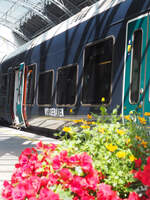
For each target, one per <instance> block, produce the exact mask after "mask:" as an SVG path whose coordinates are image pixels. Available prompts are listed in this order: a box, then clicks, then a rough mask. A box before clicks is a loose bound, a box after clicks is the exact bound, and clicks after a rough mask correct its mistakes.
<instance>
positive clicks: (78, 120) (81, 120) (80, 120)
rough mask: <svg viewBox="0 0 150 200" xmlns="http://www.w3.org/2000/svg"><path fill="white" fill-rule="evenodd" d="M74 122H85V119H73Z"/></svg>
mask: <svg viewBox="0 0 150 200" xmlns="http://www.w3.org/2000/svg"><path fill="white" fill-rule="evenodd" d="M73 122H74V123H80V122H83V119H77V120H73Z"/></svg>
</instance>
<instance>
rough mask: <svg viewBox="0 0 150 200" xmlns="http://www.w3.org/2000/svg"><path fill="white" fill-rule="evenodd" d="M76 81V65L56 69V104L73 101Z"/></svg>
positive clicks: (70, 103)
mask: <svg viewBox="0 0 150 200" xmlns="http://www.w3.org/2000/svg"><path fill="white" fill-rule="evenodd" d="M76 83H77V65H71V66H66V67H62V68H60V69H59V70H58V81H57V98H56V102H57V104H58V105H72V104H74V103H75V97H76Z"/></svg>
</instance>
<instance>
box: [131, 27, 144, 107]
mask: <svg viewBox="0 0 150 200" xmlns="http://www.w3.org/2000/svg"><path fill="white" fill-rule="evenodd" d="M133 38H134V40H133V56H132V72H131V87H130V101H131V103H132V104H135V103H137V102H138V100H139V90H140V73H141V51H142V30H137V31H135V32H134V37H133Z"/></svg>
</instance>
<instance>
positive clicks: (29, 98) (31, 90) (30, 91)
mask: <svg viewBox="0 0 150 200" xmlns="http://www.w3.org/2000/svg"><path fill="white" fill-rule="evenodd" d="M26 69H27V94H26V103H27V104H33V103H34V95H35V65H31V66H27V67H26Z"/></svg>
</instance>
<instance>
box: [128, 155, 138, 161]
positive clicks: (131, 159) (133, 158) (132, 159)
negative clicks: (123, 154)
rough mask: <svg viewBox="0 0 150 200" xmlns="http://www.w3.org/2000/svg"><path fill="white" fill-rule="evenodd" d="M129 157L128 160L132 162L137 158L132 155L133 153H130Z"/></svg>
mask: <svg viewBox="0 0 150 200" xmlns="http://www.w3.org/2000/svg"><path fill="white" fill-rule="evenodd" d="M129 158H130V161H131V162H133V161H135V160H137V158H136V157H134V155H130V157H129Z"/></svg>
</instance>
